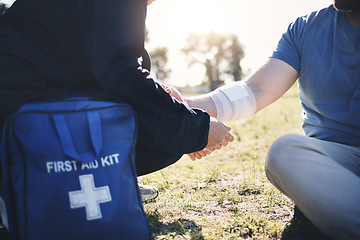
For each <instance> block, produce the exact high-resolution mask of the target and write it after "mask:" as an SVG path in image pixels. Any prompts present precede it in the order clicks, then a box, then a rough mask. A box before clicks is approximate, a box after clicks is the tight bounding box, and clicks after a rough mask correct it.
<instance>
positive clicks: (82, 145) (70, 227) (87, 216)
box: [0, 99, 150, 240]
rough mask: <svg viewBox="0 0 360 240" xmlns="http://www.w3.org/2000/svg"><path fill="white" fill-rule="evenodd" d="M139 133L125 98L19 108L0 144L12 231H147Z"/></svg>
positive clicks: (95, 234) (72, 235) (114, 235)
mask: <svg viewBox="0 0 360 240" xmlns="http://www.w3.org/2000/svg"><path fill="white" fill-rule="evenodd" d="M136 136H137V120H136V115H135V113H134V111H133V109H132V108H131V107H130V106H128V105H126V104H122V103H112V102H106V101H95V100H89V99H71V100H66V101H61V102H51V103H33V104H28V105H25V106H23V107H22V108H21V109H19V110H18V111H17V112H16V113H15V114H14V115H12V116H11V118H9V120H8V122H7V123H6V125H5V127H4V130H3V134H2V138H1V144H0V146H1V168H2V174H3V181H4V188H5V202H6V207H7V215H8V218H9V221H8V222H9V232H10V237H11V239H29V240H32V239H36V240H41V239H44V240H50V239H51V240H54V239H61V240H64V239H66V240H69V239H77V240H80V239H87V240H89V239H105V240H107V239H126V240H131V239H134V240H137V239H141V240H142V239H149V238H150V229H149V224H148V221H147V218H146V214H145V212H144V209H143V205H142V201H141V195H140V191H139V187H138V184H137V175H136V171H135V162H134V161H135V144H136Z"/></svg>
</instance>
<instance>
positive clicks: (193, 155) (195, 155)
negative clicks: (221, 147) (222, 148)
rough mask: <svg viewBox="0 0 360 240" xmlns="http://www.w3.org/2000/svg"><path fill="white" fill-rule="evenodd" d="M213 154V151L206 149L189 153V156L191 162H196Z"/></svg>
mask: <svg viewBox="0 0 360 240" xmlns="http://www.w3.org/2000/svg"><path fill="white" fill-rule="evenodd" d="M211 153H212V151H210V150H209V149H206V148H204V149H203V150H201V151H198V152H193V153H189V154H187V155H188V156H189V157H190V159H191V160H193V161H195V160H196V159H201V158H203V157H206V156H207V155H210V154H211Z"/></svg>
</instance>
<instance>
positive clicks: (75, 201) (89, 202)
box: [69, 174, 112, 221]
mask: <svg viewBox="0 0 360 240" xmlns="http://www.w3.org/2000/svg"><path fill="white" fill-rule="evenodd" d="M79 181H80V186H81V190H79V191H72V192H69V199H70V207H71V208H72V209H74V208H80V207H85V211H86V219H87V220H88V221H90V220H95V219H99V218H102V214H101V209H100V203H106V202H111V200H112V199H111V194H110V190H109V186H103V187H98V188H96V187H95V183H94V176H93V175H92V174H87V175H82V176H79Z"/></svg>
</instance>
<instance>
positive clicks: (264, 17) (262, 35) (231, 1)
mask: <svg viewBox="0 0 360 240" xmlns="http://www.w3.org/2000/svg"><path fill="white" fill-rule="evenodd" d="M0 2H3V3H11V2H13V0H0ZM332 2H333V0H156V1H155V2H153V3H152V4H151V5H150V6H149V7H148V14H147V21H146V25H147V29H148V32H149V35H148V37H149V39H150V41H149V42H148V43H147V45H146V48H147V49H148V50H151V49H154V48H156V47H167V48H168V51H169V56H168V58H169V62H168V67H169V68H170V69H171V70H172V74H171V76H170V79H169V80H168V81H167V83H169V84H171V85H174V86H185V85H189V86H195V85H198V84H200V83H201V82H202V81H203V80H204V79H205V75H204V71H205V69H204V68H203V67H202V66H201V65H194V66H193V67H192V68H188V65H187V62H186V58H185V56H184V55H183V54H182V53H181V51H180V50H181V48H183V47H184V46H185V40H186V38H187V37H188V36H189V35H190V34H191V33H192V32H195V33H205V32H209V31H215V32H217V33H224V34H225V33H233V34H236V35H237V36H238V37H239V40H240V43H241V44H242V46H243V48H244V50H245V57H244V58H243V60H242V61H241V66H242V68H243V71H244V73H245V74H246V76H249V75H250V74H251V73H253V72H254V71H256V70H257V69H258V68H259V67H261V65H262V64H263V63H264V62H265V61H266V60H267V58H268V57H269V56H270V55H271V53H272V51H273V50H274V49H275V47H276V45H277V42H278V41H279V39H280V37H281V35H282V33H283V32H285V31H286V29H287V27H288V26H289V24H290V23H291V22H293V21H294V20H295V19H296V18H297V17H300V16H303V15H306V14H308V13H310V12H312V11H315V10H319V9H321V8H324V7H327V6H329V5H331V4H332ZM246 76H245V77H246Z"/></svg>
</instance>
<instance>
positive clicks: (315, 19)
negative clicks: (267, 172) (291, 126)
mask: <svg viewBox="0 0 360 240" xmlns="http://www.w3.org/2000/svg"><path fill="white" fill-rule="evenodd" d="M272 57H274V58H277V59H280V60H282V61H284V62H286V63H288V64H289V65H291V66H292V67H293V68H294V69H295V70H297V71H298V73H299V80H298V84H299V96H300V100H301V105H302V107H303V110H304V111H303V119H304V122H303V129H304V131H305V134H306V135H307V136H310V137H315V138H319V139H323V140H327V141H333V142H339V143H344V144H349V145H355V146H360V28H356V27H353V26H351V25H350V24H349V22H348V21H347V19H346V17H345V15H344V13H343V12H339V11H337V10H336V9H334V7H333V6H330V7H328V8H325V9H322V10H320V11H317V12H313V13H311V14H310V15H307V16H304V17H300V18H298V19H297V20H296V21H295V22H294V23H292V24H291V25H290V26H289V28H288V30H287V32H286V33H285V34H284V35H283V36H282V38H281V40H280V41H279V44H278V46H277V49H276V50H275V51H274V53H273V55H272Z"/></svg>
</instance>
